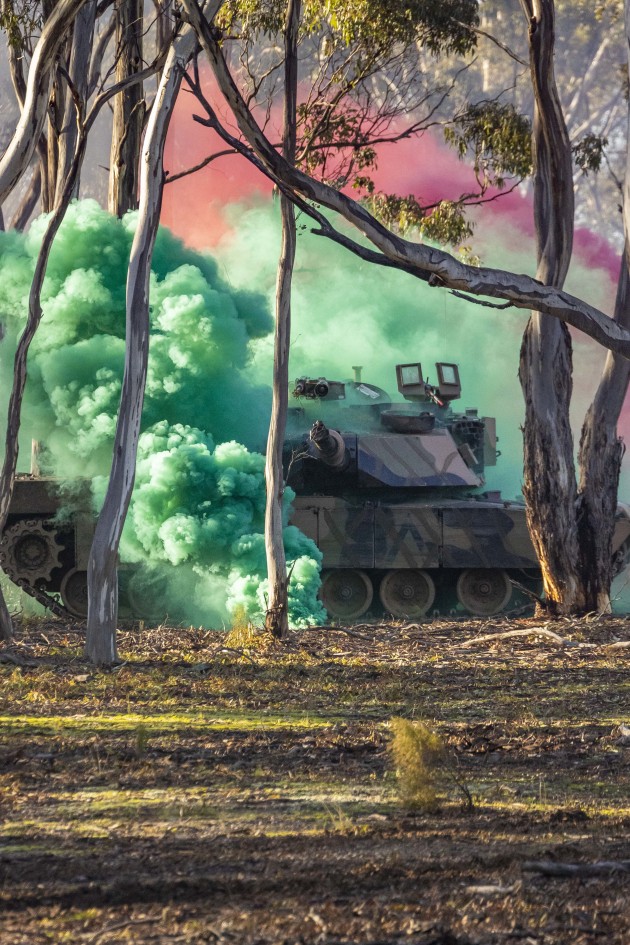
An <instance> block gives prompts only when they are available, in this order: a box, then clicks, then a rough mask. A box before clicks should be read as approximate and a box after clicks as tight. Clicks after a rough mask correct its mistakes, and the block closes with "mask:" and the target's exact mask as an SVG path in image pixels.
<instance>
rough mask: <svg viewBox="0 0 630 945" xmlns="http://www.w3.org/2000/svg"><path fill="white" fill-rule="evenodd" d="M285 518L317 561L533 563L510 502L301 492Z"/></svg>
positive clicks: (348, 564)
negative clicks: (363, 498)
mask: <svg viewBox="0 0 630 945" xmlns="http://www.w3.org/2000/svg"><path fill="white" fill-rule="evenodd" d="M471 506H472V507H471ZM291 522H292V523H293V524H294V525H297V526H298V527H299V528H300V529H302V531H304V532H306V534H307V535H308V536H309V537H310V538H312V539H313V541H315V543H316V544H317V546H318V548H319V549H320V550H321V551H322V553H323V555H324V561H323V567H324V568H368V569H372V568H376V569H389V568H394V569H397V568H429V569H431V568H510V569H514V568H538V561H537V559H536V554H535V552H534V548H533V545H532V543H531V541H530V538H529V533H528V531H527V523H526V520H525V507H524V506H523V505H519V504H517V503H510V502H501V503H492V502H485V501H480V502H477V501H475V500H474V499H470V500H468V502H462V501H459V502H458V501H453V502H449V501H445V502H442V503H440V504H430V503H428V502H426V503H423V502H420V501H418V502H414V503H400V504H399V503H390V502H386V501H383V500H381V501H378V502H370V501H368V502H353V501H350V500H347V499H345V498H341V497H339V498H333V497H328V496H321V497H320V496H310V497H306V496H304V497H298V498H296V500H295V502H294V511H293V514H292V517H291Z"/></svg>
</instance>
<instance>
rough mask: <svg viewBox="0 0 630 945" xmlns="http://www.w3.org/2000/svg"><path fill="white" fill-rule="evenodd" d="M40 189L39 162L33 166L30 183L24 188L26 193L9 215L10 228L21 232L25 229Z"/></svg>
mask: <svg viewBox="0 0 630 945" xmlns="http://www.w3.org/2000/svg"><path fill="white" fill-rule="evenodd" d="M41 191H42V176H41V168H40V165H39V164H36V165H35V167H34V168H33V176H32V177H31V180H30V183H29V185H28V187H27V189H26V193H25V194H24V196H23V197H22V200H21V201H20V205H19V207H18V208H17V210H16V211H15V213H14V214H13V216H12V217H11V223H10V224H9V226H10V228H11V229H12V230H19V231H20V232H22V230H24V229H25V227H26V224H27V223H28V221H29V220H30V219H31V216H32V214H33V211H34V210H35V207H36V206H37V201H38V200H39V197H40V194H41Z"/></svg>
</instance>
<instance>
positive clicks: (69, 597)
mask: <svg viewBox="0 0 630 945" xmlns="http://www.w3.org/2000/svg"><path fill="white" fill-rule="evenodd" d="M60 592H61V600H62V603H63V606H64V607H65V608H66V610H69V611H70V613H71V614H74V616H75V617H87V612H88V585H87V571H78V570H77V569H76V568H73V569H72V571H68V573H67V574H64V576H63V580H62V582H61V587H60Z"/></svg>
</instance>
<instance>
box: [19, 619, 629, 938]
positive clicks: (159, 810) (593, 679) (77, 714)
mask: <svg viewBox="0 0 630 945" xmlns="http://www.w3.org/2000/svg"><path fill="white" fill-rule="evenodd" d="M537 627H538V628H541V629H542V630H543V631H545V633H543V635H540V634H538V635H536V634H535V633H528V634H527V635H521V636H511V637H504V638H502V639H501V638H499V639H490V640H484V639H483V637H484V636H487V635H489V634H492V633H505V632H509V631H512V630H523V631H531V630H533V629H534V628H537ZM548 631H551V632H552V633H555V634H557V635H558V636H559V638H561V639H555V638H554V637H553V635H549V633H548ZM545 634H546V635H545ZM628 640H630V621H628V620H627V619H625V618H608V619H601V620H586V621H580V622H569V621H565V622H561V621H560V622H555V623H553V624H551V623H545V624H544V625H543V624H541V623H537V622H536V621H535V620H534V619H533V618H532V619H528V620H513V621H509V622H508V621H504V620H496V619H495V620H491V621H473V620H465V621H458V622H454V621H451V622H445V621H441V622H436V623H427V624H420V625H398V626H397V625H394V624H387V625H379V626H362V627H358V628H357V627H353V628H346V629H344V628H333V627H329V628H322V629H312V630H308V631H304V632H301V633H299V634H294V635H292V636H291V639H290V640H289V641H288V642H287V643H285V644H282V645H279V644H276V645H275V646H272V647H270V648H267V649H259V648H256V646H255V645H254V641H248V640H247V635H246V634H243V639H242V641H241V643H242V645H241V646H240V647H239V646H238V645H234V646H232V647H227V646H226V638H225V635H224V634H220V633H218V632H206V631H202V630H194V629H187V630H176V629H166V628H159V629H157V630H153V631H149V630H145V631H144V632H140V630H139V629H136V630H130V631H128V632H125V633H121V635H120V654H121V659H122V660H124V662H122V663H121V665H119V666H117V667H116V668H115V669H114V670H113V671H111V672H100V671H95V670H94V669H93V668H92V667H91V666H90V665H88V664H87V663H86V662H85V661H84V659H83V656H82V646H81V643H82V640H81V633H80V627H79V626H77V627H75V628H69V627H63V626H62V625H61V624H60V623H56V622H53V621H34V622H32V623H31V624H30V625H29V624H28V623H27V624H25V625H24V626H23V627H22V628H21V629H20V631H19V636H18V639H17V642H16V643H15V644H14V645H12V646H11V647H5V648H4V649H0V815H1V816H2V826H1V827H0V943H2V945H9V943H10V945H13V943H24V945H26V943H28V945H40V943H51V942H52V943H62V942H72V943H73V945H83V943H85V945H108V943H118V942H127V943H128V942H133V943H140V945H145V943H146V945H149V943H175V942H177V943H191V945H197V943H199V945H200V943H211V945H240V943H244V945H266V943H287V945H289V943H290V945H293V943H296V945H297V943H302V945H304V943H308V945H311V943H312V945H342V943H343V945H368V943H370V945H377V943H382V945H386V943H387V945H390V943H392V945H393V943H403V942H406V943H410V945H473V943H474V945H482V943H484V945H485V943H488V945H491V943H500V945H503V943H509V945H591V943H598V945H622V943H628V941H630V840H629V837H630V732H628V727H629V726H630V673H629V672H628V670H629V669H630V646H623V643H624V642H626V641H628ZM232 642H234V641H233V640H232ZM237 643H238V641H237ZM396 717H404V718H407V719H415V720H422V721H423V722H425V723H426V724H427V725H429V726H430V727H431V728H432V729H433V730H434V731H436V732H437V733H439V735H440V736H441V737H442V739H443V740H444V742H445V743H446V745H447V746H448V750H449V752H450V758H451V760H452V766H453V767H452V768H449V769H448V770H447V771H446V772H442V771H441V770H437V769H436V772H435V777H436V779H437V780H436V783H437V790H438V793H439V794H440V799H439V802H438V805H437V807H436V808H435V809H433V810H431V811H423V810H421V809H409V808H408V807H406V806H405V804H404V803H403V801H401V799H400V796H399V791H398V782H397V777H396V771H395V769H394V764H393V760H392V755H391V749H390V745H391V738H392V729H391V725H390V721H391V719H392V718H396ZM449 772H450V775H453V772H455V777H454V778H453V777H450V778H449V777H448V776H447V775H449ZM456 782H457V783H456ZM458 784H459V786H460V787H458ZM461 785H464V786H465V789H466V790H467V791H468V792H469V794H470V795H471V798H472V801H473V804H474V806H473V807H472V809H466V805H465V804H464V803H463V800H464V797H465V791H462V789H461ZM565 867H566V872H567V873H568V874H570V875H559V876H551V875H548V874H549V873H550V872H553V871H554V870H556V871H558V870H560V871H562V870H563V868H565Z"/></svg>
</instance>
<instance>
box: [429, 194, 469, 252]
mask: <svg viewBox="0 0 630 945" xmlns="http://www.w3.org/2000/svg"><path fill="white" fill-rule="evenodd" d="M422 235H423V236H424V237H426V239H429V240H434V241H435V242H436V243H452V244H453V245H454V246H459V244H460V243H463V241H464V240H467V239H470V237H471V236H472V235H473V227H472V224H471V223H470V221H469V220H467V219H466V213H465V208H464V204H463V203H462V202H460V201H457V200H441V201H440V203H439V204H438V205H437V207H435V209H434V210H432V211H431V213H430V214H428V215H427V216H426V217H425V219H424V221H423V223H422Z"/></svg>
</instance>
